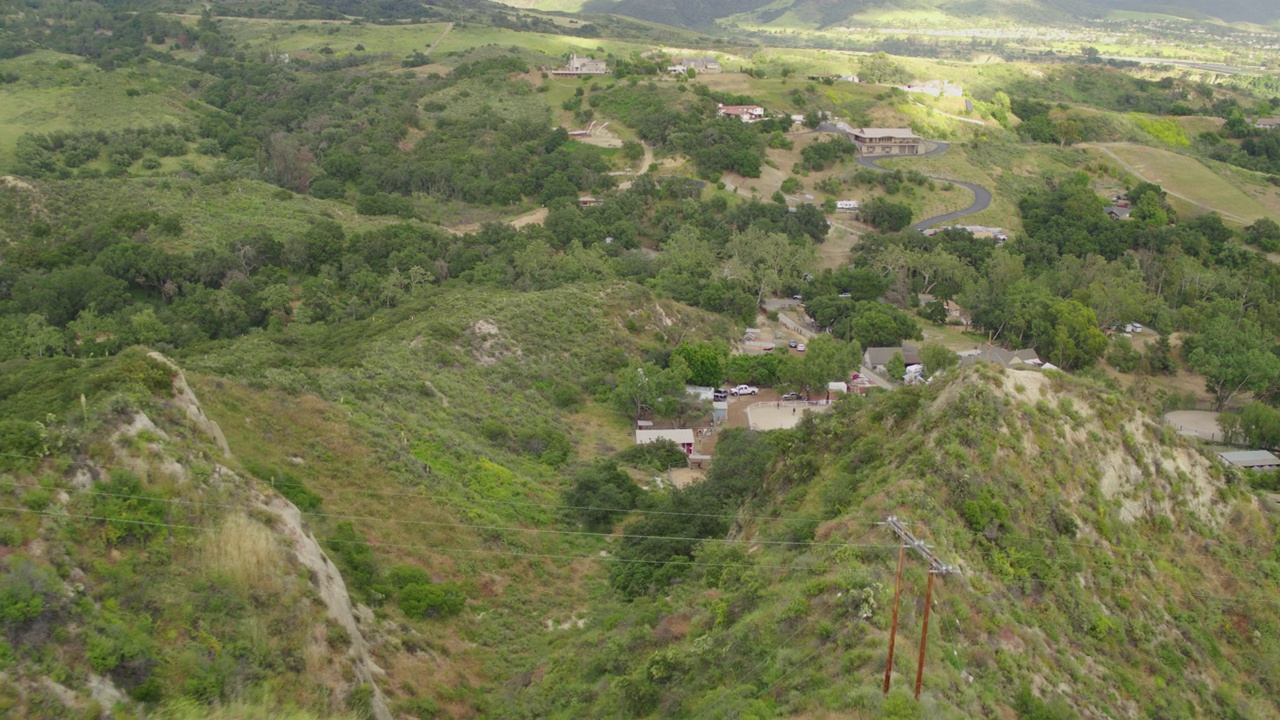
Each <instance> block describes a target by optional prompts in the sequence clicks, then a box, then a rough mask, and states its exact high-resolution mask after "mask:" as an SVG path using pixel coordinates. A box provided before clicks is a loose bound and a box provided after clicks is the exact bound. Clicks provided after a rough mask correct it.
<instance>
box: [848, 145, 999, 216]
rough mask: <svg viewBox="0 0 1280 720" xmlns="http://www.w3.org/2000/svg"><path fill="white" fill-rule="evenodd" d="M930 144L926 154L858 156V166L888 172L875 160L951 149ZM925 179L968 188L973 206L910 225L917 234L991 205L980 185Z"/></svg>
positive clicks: (908, 156) (989, 192) (949, 180)
mask: <svg viewBox="0 0 1280 720" xmlns="http://www.w3.org/2000/svg"><path fill="white" fill-rule="evenodd" d="M932 142H933V144H934V147H933V149H932V150H930V151H929V152H927V153H923V154H920V155H894V156H890V157H880V158H869V157H865V156H862V155H859V156H858V164H859V165H861V166H863V167H869V168H871V169H872V170H879V171H881V172H889V171H888V170H886V169H885V168H882V167H880V166H879V165H877V164H876V160H900V159H903V158H913V157H929V156H930V155H941V154H942V153H944V152H946V151H947V150H950V149H951V145H950V144H949V143H944V142H942V141H940V140H934V141H932ZM925 177H927V178H930V179H932V180H939V181H941V182H949V183H951V184H952V185H959V186H961V187H966V188H969V189H970V190H972V191H973V204H972V205H970V206H969V207H967V208H965V209H963V210H957V211H955V212H949V213H946V214H945V215H936V216H934V217H931V218H925V219H924V220H921V221H920V222H918V223H916V224H914V225H912V226H911V229H912V230H916V231H918V232H924V231H925V230H927V229H928V228H930V227H933V226H934V225H940V224H942V223H945V222H950V221H952V220H959V219H960V218H962V217H964V216H966V215H973V214H975V213H980V212H982V211H983V210H986V209H987V207H988V206H990V205H991V191H990V190H987V189H986V188H984V187H982V186H981V185H974V184H973V183H967V182H962V181H960V180H952V179H951V178H944V177H938V176H936V175H926V176H925Z"/></svg>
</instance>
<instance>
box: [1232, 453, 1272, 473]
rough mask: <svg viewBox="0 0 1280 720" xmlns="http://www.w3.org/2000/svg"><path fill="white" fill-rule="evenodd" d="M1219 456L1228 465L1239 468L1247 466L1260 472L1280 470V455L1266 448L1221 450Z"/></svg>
mask: <svg viewBox="0 0 1280 720" xmlns="http://www.w3.org/2000/svg"><path fill="white" fill-rule="evenodd" d="M1218 457H1220V458H1222V462H1224V463H1226V464H1228V465H1234V466H1235V467H1238V468H1246V469H1249V470H1257V471H1260V472H1270V471H1273V470H1280V457H1276V455H1275V453H1272V452H1268V451H1266V450H1237V451H1233V452H1220V453H1218Z"/></svg>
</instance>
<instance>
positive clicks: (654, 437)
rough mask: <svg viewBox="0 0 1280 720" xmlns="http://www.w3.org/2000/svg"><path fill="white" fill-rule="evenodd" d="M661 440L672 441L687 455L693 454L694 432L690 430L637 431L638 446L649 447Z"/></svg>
mask: <svg viewBox="0 0 1280 720" xmlns="http://www.w3.org/2000/svg"><path fill="white" fill-rule="evenodd" d="M659 440H670V441H671V442H673V443H675V444H677V445H679V446H680V449H681V450H684V451H685V454H689V453H692V452H693V430H691V429H689V428H683V429H673V430H636V444H637V445H647V444H649V443H651V442H658V441H659Z"/></svg>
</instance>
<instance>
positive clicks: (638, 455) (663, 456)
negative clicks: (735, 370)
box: [618, 356, 745, 472]
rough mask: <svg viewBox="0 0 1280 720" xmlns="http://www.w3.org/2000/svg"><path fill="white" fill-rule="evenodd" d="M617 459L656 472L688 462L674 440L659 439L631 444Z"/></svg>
mask: <svg viewBox="0 0 1280 720" xmlns="http://www.w3.org/2000/svg"><path fill="white" fill-rule="evenodd" d="M744 357H745V356H744ZM618 460H619V461H620V462H623V463H626V464H627V465H630V466H632V467H637V468H642V469H646V470H653V471H655V472H657V471H661V470H666V469H667V468H669V467H673V466H676V465H684V464H685V463H687V462H688V456H687V455H685V454H684V451H683V450H681V449H680V446H679V445H677V444H675V443H674V442H672V441H670V440H659V441H658V442H651V443H645V444H644V445H633V446H631V447H629V448H627V449H626V450H623V451H622V452H620V453H618Z"/></svg>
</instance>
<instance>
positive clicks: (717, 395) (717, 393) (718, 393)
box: [711, 388, 729, 402]
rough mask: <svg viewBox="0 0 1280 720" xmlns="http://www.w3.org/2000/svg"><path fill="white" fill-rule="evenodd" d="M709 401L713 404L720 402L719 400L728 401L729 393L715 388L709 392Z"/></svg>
mask: <svg viewBox="0 0 1280 720" xmlns="http://www.w3.org/2000/svg"><path fill="white" fill-rule="evenodd" d="M711 399H712V400H713V401H715V402H720V401H721V400H728V399H729V391H728V390H725V389H724V388H716V389H715V390H712V391H711Z"/></svg>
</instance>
